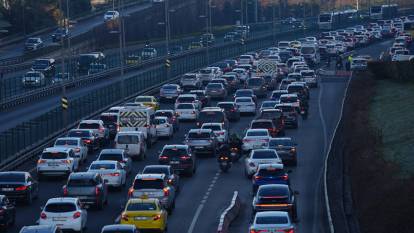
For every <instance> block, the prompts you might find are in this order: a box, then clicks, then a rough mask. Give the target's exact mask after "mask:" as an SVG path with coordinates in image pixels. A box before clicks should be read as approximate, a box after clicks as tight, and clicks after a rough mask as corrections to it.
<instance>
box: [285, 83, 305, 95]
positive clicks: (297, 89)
mask: <svg viewBox="0 0 414 233" xmlns="http://www.w3.org/2000/svg"><path fill="white" fill-rule="evenodd" d="M287 90H288V92H289V93H294V92H300V91H302V90H303V87H301V86H296V85H292V86H289V87H288V89H287Z"/></svg>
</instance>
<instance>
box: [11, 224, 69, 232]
mask: <svg viewBox="0 0 414 233" xmlns="http://www.w3.org/2000/svg"><path fill="white" fill-rule="evenodd" d="M19 233H63V232H62V230H61V229H60V228H59V227H58V226H56V225H34V226H23V227H22V228H21V229H20V232H19Z"/></svg>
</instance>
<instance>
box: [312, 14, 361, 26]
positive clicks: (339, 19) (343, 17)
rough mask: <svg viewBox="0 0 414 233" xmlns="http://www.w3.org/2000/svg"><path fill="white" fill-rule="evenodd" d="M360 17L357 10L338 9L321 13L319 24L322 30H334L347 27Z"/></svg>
mask: <svg viewBox="0 0 414 233" xmlns="http://www.w3.org/2000/svg"><path fill="white" fill-rule="evenodd" d="M357 18H358V12H357V11H356V10H346V11H337V12H331V13H323V14H320V15H319V19H318V25H319V29H320V30H334V29H338V28H340V27H345V26H347V24H349V23H351V22H353V21H355V20H356V19H357Z"/></svg>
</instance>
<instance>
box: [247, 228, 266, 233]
mask: <svg viewBox="0 0 414 233" xmlns="http://www.w3.org/2000/svg"><path fill="white" fill-rule="evenodd" d="M263 232H269V231H268V230H254V229H252V230H250V233H263Z"/></svg>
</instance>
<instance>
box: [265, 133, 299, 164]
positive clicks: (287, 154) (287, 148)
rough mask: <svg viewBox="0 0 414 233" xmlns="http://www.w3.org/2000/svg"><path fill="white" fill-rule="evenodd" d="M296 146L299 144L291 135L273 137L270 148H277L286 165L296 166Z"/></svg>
mask: <svg viewBox="0 0 414 233" xmlns="http://www.w3.org/2000/svg"><path fill="white" fill-rule="evenodd" d="M296 146H297V144H296V143H295V142H293V140H292V138H289V137H283V138H271V139H270V141H269V148H271V149H275V150H276V152H277V154H278V155H279V157H280V158H281V159H282V162H283V164H285V165H293V166H296V164H297V156H296V154H297V152H296Z"/></svg>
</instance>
